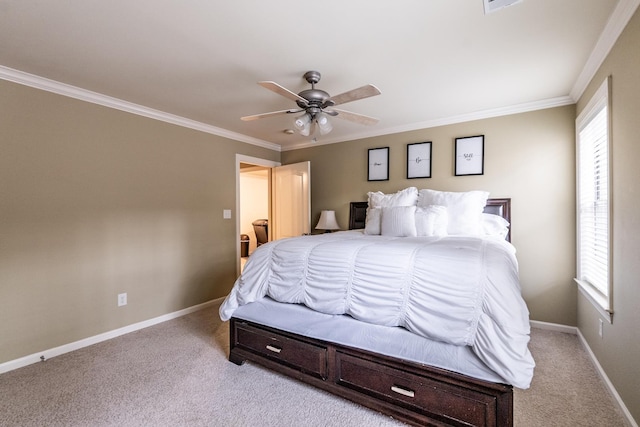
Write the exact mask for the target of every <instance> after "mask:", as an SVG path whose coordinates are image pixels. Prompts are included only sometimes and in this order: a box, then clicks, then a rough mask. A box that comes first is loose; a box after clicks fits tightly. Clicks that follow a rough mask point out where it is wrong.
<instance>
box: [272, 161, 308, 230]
mask: <svg viewBox="0 0 640 427" xmlns="http://www.w3.org/2000/svg"><path fill="white" fill-rule="evenodd" d="M310 178H311V163H310V162H301V163H294V164H291V165H284V166H278V167H275V168H273V169H272V181H271V182H272V188H271V191H272V198H271V200H272V203H273V205H272V207H273V212H272V213H273V217H272V221H271V224H272V226H271V238H272V239H273V240H277V239H282V238H284V237H294V236H302V235H303V234H310V233H311V183H310Z"/></svg>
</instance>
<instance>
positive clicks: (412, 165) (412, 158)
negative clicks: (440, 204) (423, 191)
mask: <svg viewBox="0 0 640 427" xmlns="http://www.w3.org/2000/svg"><path fill="white" fill-rule="evenodd" d="M431 154H432V144H431V141H427V142H414V143H412V144H407V179H416V178H431V165H432V162H431V158H432V156H431Z"/></svg>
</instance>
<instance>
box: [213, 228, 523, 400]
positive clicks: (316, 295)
mask: <svg viewBox="0 0 640 427" xmlns="http://www.w3.org/2000/svg"><path fill="white" fill-rule="evenodd" d="M265 295H268V296H270V297H271V298H273V299H274V300H276V301H279V302H288V303H301V304H305V305H306V306H308V307H310V308H312V309H314V310H317V311H320V312H323V313H329V314H348V315H350V316H352V317H354V318H356V319H358V320H362V321H365V322H370V323H375V324H379V325H386V326H401V327H404V328H406V329H408V330H409V331H412V332H414V333H416V334H418V335H421V336H424V337H426V338H430V339H434V340H438V341H443V342H446V343H450V344H455V345H468V346H471V348H472V349H473V351H474V353H475V354H476V355H477V356H478V357H479V358H480V359H481V360H482V361H483V362H484V363H485V364H487V366H489V367H490V368H491V369H492V370H493V371H495V372H496V373H497V374H498V375H500V376H501V377H502V378H504V380H505V382H507V383H509V384H512V385H514V386H516V387H519V388H528V387H529V384H530V382H531V377H532V376H533V368H534V366H535V364H534V361H533V358H532V356H531V354H530V352H529V349H528V342H529V312H528V310H527V307H526V305H525V303H524V300H523V299H522V297H521V294H520V284H519V281H518V266H517V261H516V258H515V249H514V247H513V246H512V245H511V244H509V243H508V242H506V241H500V240H497V239H480V238H472V237H468V238H467V237H446V238H432V237H385V236H370V235H365V234H363V233H362V231H348V232H338V233H332V234H324V235H317V236H303V237H295V238H289V239H282V240H277V241H273V242H270V243H268V244H265V245H262V246H260V247H259V248H258V249H257V250H256V251H255V252H254V253H253V254H252V255H251V257H250V258H249V260H248V262H247V264H246V266H245V268H244V271H243V273H242V275H241V276H240V277H239V278H238V280H237V281H236V283H235V285H234V287H233V289H232V290H231V293H230V294H229V295H228V296H227V298H226V300H225V301H224V303H223V304H222V306H221V307H220V317H221V318H222V319H223V320H228V319H230V318H231V316H232V315H233V312H234V310H235V309H236V308H237V307H239V306H241V305H244V304H248V303H251V302H253V301H256V300H258V299H260V298H262V297H264V296H265Z"/></svg>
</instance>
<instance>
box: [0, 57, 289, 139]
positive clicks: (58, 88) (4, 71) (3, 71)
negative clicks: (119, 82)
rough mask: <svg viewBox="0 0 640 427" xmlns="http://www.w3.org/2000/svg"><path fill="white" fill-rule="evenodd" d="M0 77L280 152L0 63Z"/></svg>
mask: <svg viewBox="0 0 640 427" xmlns="http://www.w3.org/2000/svg"><path fill="white" fill-rule="evenodd" d="M0 79H3V80H7V81H10V82H14V83H18V84H21V85H24V86H29V87H32V88H35V89H40V90H44V91H47V92H52V93H55V94H58V95H62V96H67V97H69V98H74V99H78V100H80V101H85V102H90V103H92V104H97V105H102V106H104V107H109V108H114V109H116V110H120V111H124V112H127V113H132V114H136V115H138V116H143V117H148V118H150V119H154V120H159V121H162V122H166V123H171V124H174V125H178V126H182V127H185V128H189V129H194V130H197V131H200V132H205V133H209V134H212V135H217V136H221V137H223V138H229V139H233V140H235V141H240V142H246V143H247V144H252V145H257V146H259V147H263V148H267V149H269V150H274V151H280V149H281V148H280V145H278V144H274V143H272V142H268V141H263V140H261V139H257V138H252V137H249V136H247V135H243V134H240V133H237V132H231V131H228V130H226V129H222V128H219V127H216V126H212V125H208V124H206V123H202V122H198V121H195V120H190V119H187V118H184V117H180V116H176V115H175V114H170V113H165V112H164V111H159V110H154V109H153V108H148V107H144V106H142V105H138V104H134V103H131V102H127V101H123V100H122V99H118V98H113V97H111V96H107V95H103V94H101V93H97V92H92V91H90V90H86V89H81V88H79V87H76V86H71V85H68V84H65V83H60V82H57V81H55V80H50V79H47V78H44V77H40V76H36V75H34V74H29V73H25V72H23V71H19V70H14V69H12V68H8V67H5V66H2V65H0Z"/></svg>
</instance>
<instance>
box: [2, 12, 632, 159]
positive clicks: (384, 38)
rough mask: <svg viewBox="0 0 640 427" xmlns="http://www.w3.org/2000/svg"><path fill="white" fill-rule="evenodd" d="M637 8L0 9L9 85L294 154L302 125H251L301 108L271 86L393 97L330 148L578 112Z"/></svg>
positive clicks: (366, 110) (353, 107)
mask: <svg viewBox="0 0 640 427" xmlns="http://www.w3.org/2000/svg"><path fill="white" fill-rule="evenodd" d="M638 3H639V1H638V0H619V1H618V0H523V1H521V2H520V3H517V4H515V5H513V6H510V7H507V8H505V9H502V10H499V11H496V12H494V13H491V14H488V15H485V14H484V11H483V0H455V1H452V0H396V1H380V0H375V1H372V0H349V1H344V0H325V1H322V2H301V1H299V0H298V1H294V0H278V1H255V0H253V1H251V0H234V1H228V0H227V1H222V0H217V1H216V0H208V1H207V0H188V1H180V0H173V1H171V0H134V1H132V0H109V1H104V0H57V1H51V0H0V66H2V67H0V78H5V79H7V80H13V81H19V82H22V83H26V84H31V85H32V86H36V87H41V88H45V89H48V90H53V91H58V92H60V93H65V94H69V95H71V96H75V97H78V98H84V99H88V100H91V101H93V102H97V103H102V104H105V105H111V106H115V107H116V108H121V109H125V110H130V111H137V112H139V113H141V114H143V115H148V116H152V117H157V118H161V119H163V120H168V121H173V122H176V123H181V124H184V125H187V126H191V127H195V128H199V129H202V130H205V131H208V132H211V133H216V134H219V135H223V136H229V137H231V138H234V139H239V140H243V141H247V142H251V143H255V144H258V145H263V146H267V147H270V148H274V149H283V150H286V149H291V148H295V147H302V146H307V145H309V144H310V141H309V138H303V137H301V136H299V135H297V134H294V135H287V134H285V133H284V132H283V130H285V129H287V128H291V127H292V120H293V118H292V117H291V116H290V115H289V116H280V117H274V118H268V119H262V120H257V121H252V122H243V121H241V120H240V117H241V116H246V115H252V114H258V113H264V112H269V111H274V110H283V109H288V108H293V107H295V105H294V103H293V101H290V100H288V99H286V98H284V97H282V96H278V95H276V94H275V93H273V92H270V91H268V90H266V89H264V88H262V87H260V86H258V85H257V84H256V83H257V82H258V81H260V80H272V81H275V82H277V83H279V84H281V85H282V86H284V87H286V88H288V89H290V90H291V91H293V92H299V91H301V90H303V89H306V88H308V87H309V85H308V84H307V83H306V82H305V81H304V80H303V78H302V75H303V74H304V73H305V72H306V71H309V70H318V71H320V72H321V73H322V80H321V81H320V83H319V84H318V85H317V88H319V89H323V90H325V91H327V92H329V93H330V94H333V95H336V94H338V93H341V92H345V91H347V90H350V89H354V88H356V87H359V86H362V85H364V84H367V83H371V84H374V85H376V86H377V87H378V88H379V89H380V90H381V92H382V95H380V96H376V97H372V98H368V99H364V100H359V101H356V102H353V103H349V104H345V105H343V106H341V108H342V109H345V110H349V111H353V112H356V113H360V114H365V115H369V116H373V117H377V118H379V119H380V122H379V123H378V124H377V125H375V126H373V127H368V126H363V125H358V124H354V123H351V122H348V121H345V120H339V119H337V118H334V119H332V123H333V124H334V130H333V131H332V132H331V133H330V134H328V135H326V136H324V137H320V138H319V141H318V143H332V142H339V141H345V140H351V139H356V138H360V137H366V136H373V135H384V134H389V133H395V132H399V131H405V130H412V129H420V128H425V127H429V126H434V125H439V124H446V123H454V122H457V121H464V120H468V119H473V118H481V117H490V116H492V115H499V114H504V113H509V112H518V111H527V110H532V109H537V108H545V107H550V106H555V105H565V104H571V103H573V102H575V100H576V98H577V96H579V95H580V94H581V93H582V90H583V89H584V86H585V85H586V83H587V82H588V80H589V79H590V78H591V76H592V74H593V73H594V72H595V69H596V67H597V65H598V64H599V63H600V61H601V60H602V59H603V58H604V55H606V53H607V51H608V48H609V47H610V45H611V44H612V43H613V42H614V41H615V38H616V37H617V35H618V34H619V32H620V31H621V29H622V28H623V27H624V25H625V24H626V22H627V20H628V19H629V17H630V16H631V15H632V13H633V11H635V9H636V8H637V6H638ZM610 17H611V20H610ZM608 22H609V24H608ZM43 78H44V79H43ZM89 91H90V92H89ZM97 94H100V95H97ZM103 95H104V96H103Z"/></svg>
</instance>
